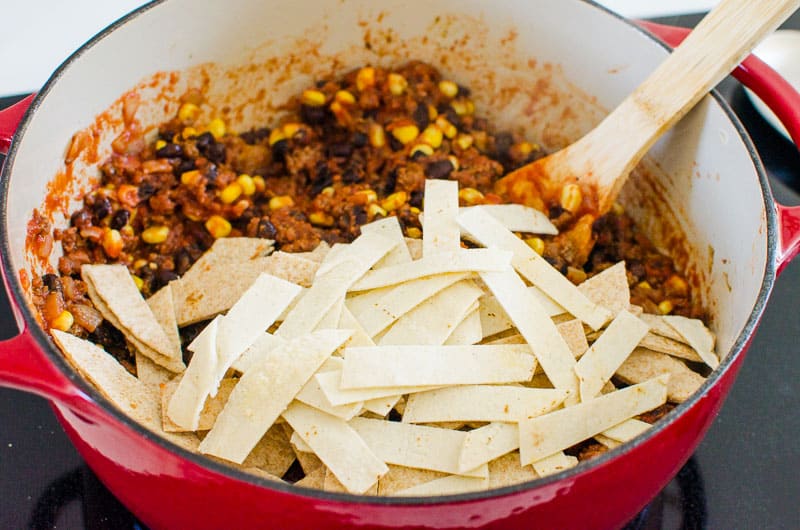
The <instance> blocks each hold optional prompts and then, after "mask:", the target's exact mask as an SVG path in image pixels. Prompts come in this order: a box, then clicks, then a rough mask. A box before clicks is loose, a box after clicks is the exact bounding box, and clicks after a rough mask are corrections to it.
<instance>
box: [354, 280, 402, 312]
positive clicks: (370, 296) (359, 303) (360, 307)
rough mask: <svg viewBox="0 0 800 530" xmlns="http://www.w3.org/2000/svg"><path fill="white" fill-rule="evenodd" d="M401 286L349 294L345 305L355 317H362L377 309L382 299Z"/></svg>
mask: <svg viewBox="0 0 800 530" xmlns="http://www.w3.org/2000/svg"><path fill="white" fill-rule="evenodd" d="M398 287H399V286H389V287H381V288H380V289H371V290H369V291H361V292H358V293H348V295H347V298H345V301H344V305H345V306H347V308H348V309H349V310H350V312H351V313H353V315H360V314H362V313H364V312H365V311H369V310H371V309H373V308H375V307H376V306H377V304H378V301H380V299H381V298H383V297H384V296H386V295H387V294H389V293H391V292H392V291H393V290H394V289H397V288H398Z"/></svg>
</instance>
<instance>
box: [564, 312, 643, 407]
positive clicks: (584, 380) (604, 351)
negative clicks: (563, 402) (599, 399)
mask: <svg viewBox="0 0 800 530" xmlns="http://www.w3.org/2000/svg"><path fill="white" fill-rule="evenodd" d="M648 330H649V327H648V326H647V324H645V323H644V322H642V321H641V320H639V319H638V318H636V317H635V316H633V315H631V314H630V313H628V312H627V311H625V310H622V311H620V312H619V313H618V314H617V316H616V318H614V320H612V321H611V324H610V325H609V326H608V328H606V330H605V332H603V334H602V335H601V336H600V338H599V339H597V340H596V341H595V342H594V344H592V346H591V347H590V348H589V350H588V351H587V352H586V353H585V354H584V355H583V357H581V360H580V361H578V364H576V365H575V373H577V374H578V379H579V380H580V392H581V401H589V400H590V399H593V398H594V397H595V396H597V395H598V394H599V393H600V390H601V389H602V388H603V385H604V384H605V383H606V382H607V381H609V380H610V379H611V377H612V376H613V375H614V372H616V371H617V368H619V367H620V365H621V364H622V363H623V362H625V359H627V358H628V356H629V355H630V354H631V352H632V351H633V350H634V348H636V345H637V344H639V342H640V341H641V340H642V338H644V336H645V335H646V334H647V331H648Z"/></svg>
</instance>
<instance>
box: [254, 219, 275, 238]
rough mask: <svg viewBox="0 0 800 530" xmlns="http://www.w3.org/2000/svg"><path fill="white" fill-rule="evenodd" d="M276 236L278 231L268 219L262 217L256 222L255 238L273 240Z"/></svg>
mask: <svg viewBox="0 0 800 530" xmlns="http://www.w3.org/2000/svg"><path fill="white" fill-rule="evenodd" d="M277 235H278V230H277V229H276V228H275V225H274V224H272V221H270V220H269V217H262V218H261V220H259V221H258V229H257V230H256V236H257V237H260V238H262V239H275V236H277Z"/></svg>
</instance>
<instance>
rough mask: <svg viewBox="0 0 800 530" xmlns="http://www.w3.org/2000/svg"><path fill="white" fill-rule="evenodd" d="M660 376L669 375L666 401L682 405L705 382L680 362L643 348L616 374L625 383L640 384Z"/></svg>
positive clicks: (630, 357) (635, 351) (631, 356)
mask: <svg viewBox="0 0 800 530" xmlns="http://www.w3.org/2000/svg"><path fill="white" fill-rule="evenodd" d="M662 374H669V383H667V399H668V400H669V401H671V402H673V403H683V402H684V401H686V400H687V399H688V398H689V396H691V395H692V394H694V393H695V392H696V391H697V389H698V388H700V385H702V384H703V383H704V382H705V378H704V377H703V376H701V375H700V374H698V373H697V372H695V371H694V370H692V369H691V368H689V367H688V366H686V365H685V364H683V362H682V361H680V360H678V359H675V358H673V357H671V356H669V355H667V354H665V353H659V352H654V351H650V350H648V349H645V348H636V349H635V350H634V351H633V353H631V354H630V356H629V357H628V359H627V360H626V361H625V362H624V363H622V365H621V366H620V367H619V368H617V372H616V376H617V377H619V378H620V379H621V380H622V381H624V382H626V383H641V382H643V381H647V380H649V379H652V378H654V377H657V376H659V375H662Z"/></svg>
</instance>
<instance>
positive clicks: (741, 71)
mask: <svg viewBox="0 0 800 530" xmlns="http://www.w3.org/2000/svg"><path fill="white" fill-rule="evenodd" d="M636 23H637V24H638V25H639V26H641V27H642V28H644V29H646V30H647V31H649V32H651V33H653V34H654V35H655V36H656V37H658V38H659V39H661V40H662V41H664V42H665V43H666V44H668V45H670V46H673V47H675V46H677V45H678V44H680V42H681V41H682V40H683V39H684V37H686V35H688V34H689V31H690V30H689V29H687V28H679V27H675V26H665V25H663V24H656V23H655V22H648V21H644V20H639V21H637V22H636ZM732 75H733V77H735V78H736V79H738V80H739V81H740V82H741V83H742V84H743V85H745V86H746V87H747V88H749V89H750V90H752V91H753V92H754V93H755V94H756V95H757V96H758V97H759V98H760V99H761V100H762V101H763V102H764V103H765V104H766V105H767V106H768V107H769V108H770V109H771V110H772V112H774V113H775V115H776V116H777V117H778V119H779V120H780V121H781V123H782V124H783V126H784V127H786V130H787V131H789V135H790V136H791V137H792V140H793V141H794V144H795V145H796V146H800V94H798V93H797V90H795V89H794V87H793V86H792V85H791V84H789V82H788V81H786V79H784V78H783V77H781V76H780V75H779V74H778V73H777V72H776V71H775V70H773V69H772V68H771V67H770V66H769V65H767V64H766V63H765V62H764V61H762V60H761V59H759V58H758V57H756V56H755V55H750V56H748V57H747V58H746V59H745V60H744V61H742V63H741V64H740V65H739V66H737V67H736V69H735V70H734V71H733V72H732ZM775 211H776V213H777V215H778V238H779V241H778V256H777V271H778V273H779V274H780V272H781V271H782V270H783V269H784V268H785V267H786V265H788V264H789V262H790V261H792V259H794V257H795V256H797V254H798V253H800V206H784V205H783V204H779V203H777V202H775Z"/></svg>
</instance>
